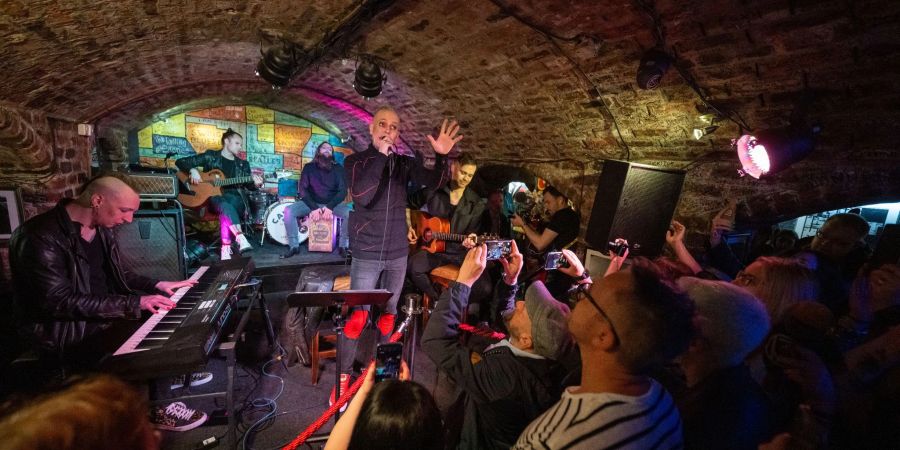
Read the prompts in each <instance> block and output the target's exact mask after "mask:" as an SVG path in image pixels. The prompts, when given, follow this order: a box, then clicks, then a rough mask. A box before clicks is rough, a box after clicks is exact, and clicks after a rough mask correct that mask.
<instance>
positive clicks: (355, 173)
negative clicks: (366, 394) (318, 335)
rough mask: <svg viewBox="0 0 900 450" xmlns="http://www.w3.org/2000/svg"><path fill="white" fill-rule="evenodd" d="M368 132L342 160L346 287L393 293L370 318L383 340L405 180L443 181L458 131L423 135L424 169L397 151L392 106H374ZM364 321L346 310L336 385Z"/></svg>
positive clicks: (400, 269)
mask: <svg viewBox="0 0 900 450" xmlns="http://www.w3.org/2000/svg"><path fill="white" fill-rule="evenodd" d="M369 133H370V134H371V139H372V141H371V144H370V145H369V147H368V148H367V149H366V150H364V151H361V152H357V153H354V154H353V155H350V156H348V157H347V159H346V160H344V176H345V177H346V180H347V189H348V190H349V191H350V196H351V197H352V199H353V211H352V212H351V213H350V227H349V228H350V229H349V232H350V251H351V253H352V257H353V259H352V263H351V265H350V288H351V289H376V288H384V289H387V290H389V291H391V292H392V293H393V295H392V296H391V298H390V300H389V301H388V303H387V305H386V306H385V307H384V311H381V315H380V316H379V317H378V319H377V322H376V325H377V328H378V331H379V334H380V336H381V339H380V340H381V341H386V340H387V338H388V337H389V336H390V333H391V331H392V330H393V328H394V319H395V317H396V313H397V300H398V299H399V297H400V291H401V289H402V288H403V279H404V277H405V276H406V256H407V253H408V252H409V247H408V243H407V238H406V232H407V226H406V203H407V186H408V185H409V183H410V182H411V183H413V185H414V186H415V187H416V188H420V187H428V188H431V189H437V188H438V187H440V186H442V185H443V184H444V183H446V182H447V181H448V179H449V174H448V171H447V163H446V158H445V156H446V155H447V154H448V153H450V150H451V149H452V148H453V146H454V145H456V143H458V142H459V141H460V140H462V138H463V136H462V135H460V134H459V125H458V124H457V123H456V122H455V121H453V122H451V123H449V124H448V123H447V120H444V122H443V124H442V125H441V128H440V132H439V133H438V135H437V136H428V141H429V142H430V143H431V147H432V149H433V150H434V153H435V163H434V168H432V169H429V168H427V167H425V165H424V158H423V156H422V155H421V154H420V153H419V152H414V156H406V155H402V154H399V153H397V147H396V145H397V143H398V141H399V138H400V117H399V116H398V115H397V112H396V111H395V110H394V109H393V108H391V107H388V106H382V107H381V108H378V110H377V111H375V115H374V116H373V117H372V123H371V124H369ZM367 323H369V311H368V309H367V308H359V309H357V310H355V311H353V312H352V313H351V314H350V319H349V320H348V321H347V325H346V327H345V328H344V334H343V336H344V337H345V338H344V341H343V344H342V345H343V347H342V348H343V351H342V355H341V356H342V358H341V359H342V361H341V367H342V368H343V370H344V371H345V373H344V374H342V375H341V391H343V390H344V389H345V388H346V385H347V383H349V381H350V377H349V372H350V368H351V367H352V363H353V360H354V359H355V357H356V347H357V339H358V338H359V336H360V334H361V333H362V330H363V329H364V328H365V326H366V324H367ZM332 394H334V392H333V391H332ZM332 398H333V395H332Z"/></svg>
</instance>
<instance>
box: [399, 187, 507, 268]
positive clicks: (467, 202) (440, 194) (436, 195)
mask: <svg viewBox="0 0 900 450" xmlns="http://www.w3.org/2000/svg"><path fill="white" fill-rule="evenodd" d="M421 197H424V198H423V200H422V201H419V200H417V198H421ZM410 202H411V203H424V205H423V208H424V209H425V210H426V211H427V212H428V214H431V215H432V216H435V217H441V218H444V219H448V218H449V219H450V232H451V233H454V234H470V233H475V234H482V233H487V232H489V231H490V226H491V223H490V217H488V215H487V212H486V211H487V208H486V205H485V201H484V199H483V198H481V197H479V196H478V194H476V193H475V191H474V190H472V189H469V188H466V189H465V190H464V191H463V195H462V197H461V198H460V199H459V203H457V204H456V208H453V207H452V205H451V204H450V188H449V186H447V185H444V186H441V187H440V188H438V189H436V190H434V189H422V190H420V191H419V192H417V193H416V194H414V195H413V196H411V199H410ZM451 211H452V213H451ZM466 251H467V250H466V248H465V247H463V246H462V244H461V243H459V242H447V249H446V252H447V253H456V254H458V253H465V252H466Z"/></svg>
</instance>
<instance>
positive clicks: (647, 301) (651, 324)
mask: <svg viewBox="0 0 900 450" xmlns="http://www.w3.org/2000/svg"><path fill="white" fill-rule="evenodd" d="M631 275H632V277H633V280H634V290H633V295H632V296H631V298H629V299H627V300H625V304H624V305H625V306H624V309H625V310H627V311H628V312H629V319H628V325H629V326H628V327H623V330H622V331H620V332H619V334H620V336H619V340H620V342H621V343H620V346H621V349H620V352H619V358H620V359H619V361H620V362H621V363H622V365H624V366H625V367H626V368H627V369H628V370H629V371H630V372H632V373H636V374H646V373H648V372H649V371H650V370H652V369H654V368H657V367H659V366H661V365H662V364H665V363H666V362H669V361H671V360H672V359H673V358H675V357H676V356H678V355H680V354H681V353H683V352H684V351H685V350H687V348H688V344H689V343H690V341H691V339H692V338H693V336H694V326H693V317H694V303H693V302H692V301H691V300H690V299H689V298H688V296H687V294H685V293H684V291H682V290H681V289H680V288H679V287H678V286H676V285H675V284H674V283H673V282H672V281H671V280H669V279H668V278H667V277H666V276H665V275H664V274H663V272H662V270H660V268H659V267H658V266H657V265H656V264H655V263H653V262H652V261H650V260H648V259H646V258H642V257H638V258H635V259H634V261H633V262H632V264H631ZM617 325H618V324H617Z"/></svg>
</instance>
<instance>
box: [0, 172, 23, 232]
mask: <svg viewBox="0 0 900 450" xmlns="http://www.w3.org/2000/svg"><path fill="white" fill-rule="evenodd" d="M24 220H25V211H24V209H23V205H22V191H21V189H19V188H17V187H8V186H0V241H8V240H9V238H10V237H11V236H12V232H13V230H15V229H16V228H18V227H19V225H21V224H22V222H23V221H24Z"/></svg>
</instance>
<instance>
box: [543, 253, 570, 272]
mask: <svg viewBox="0 0 900 450" xmlns="http://www.w3.org/2000/svg"><path fill="white" fill-rule="evenodd" d="M568 265H569V262H568V260H566V257H565V256H563V252H550V253H547V259H546V261H544V270H556V269H559V268H562V267H568Z"/></svg>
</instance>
